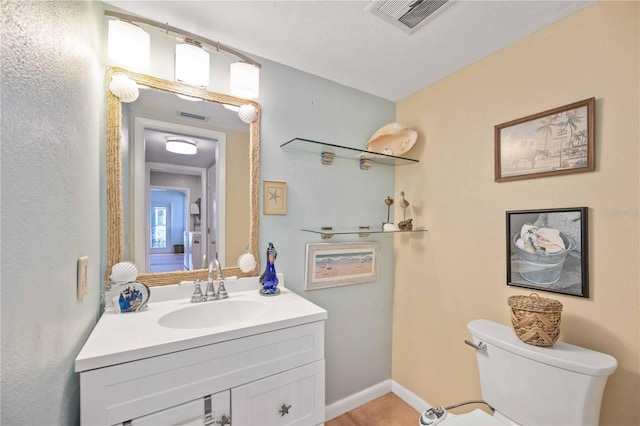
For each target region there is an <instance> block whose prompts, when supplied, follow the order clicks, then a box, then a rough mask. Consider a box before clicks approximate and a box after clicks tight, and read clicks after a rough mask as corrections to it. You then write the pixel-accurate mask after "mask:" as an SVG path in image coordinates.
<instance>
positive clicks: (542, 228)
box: [506, 207, 589, 297]
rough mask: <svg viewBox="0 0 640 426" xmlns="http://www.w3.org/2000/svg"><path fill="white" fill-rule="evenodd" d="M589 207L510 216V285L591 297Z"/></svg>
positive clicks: (508, 226) (508, 270) (508, 218)
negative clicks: (588, 233)
mask: <svg viewBox="0 0 640 426" xmlns="http://www.w3.org/2000/svg"><path fill="white" fill-rule="evenodd" d="M587 211H588V209H587V207H573V208H561V209H542V210H516V211H508V212H506V216H507V285H511V286H516V287H525V288H531V289H535V290H543V291H549V292H552V293H562V294H568V295H571V296H578V297H589V277H588V271H589V265H588V258H589V256H588V238H587Z"/></svg>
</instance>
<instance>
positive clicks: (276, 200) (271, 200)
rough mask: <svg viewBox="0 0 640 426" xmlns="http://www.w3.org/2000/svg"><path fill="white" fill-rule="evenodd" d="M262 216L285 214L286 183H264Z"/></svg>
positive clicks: (266, 181)
mask: <svg viewBox="0 0 640 426" xmlns="http://www.w3.org/2000/svg"><path fill="white" fill-rule="evenodd" d="M262 197H263V198H264V214H287V183H286V182H273V181H269V180H265V181H264V187H263V191H262Z"/></svg>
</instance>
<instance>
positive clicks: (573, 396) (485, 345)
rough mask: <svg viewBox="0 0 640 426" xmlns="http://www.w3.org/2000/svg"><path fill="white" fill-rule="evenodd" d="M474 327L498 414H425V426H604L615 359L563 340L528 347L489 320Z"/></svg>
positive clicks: (484, 381)
mask: <svg viewBox="0 0 640 426" xmlns="http://www.w3.org/2000/svg"><path fill="white" fill-rule="evenodd" d="M468 328H469V332H470V333H471V335H472V336H473V343H474V345H475V346H476V347H477V348H476V349H475V350H476V355H477V360H478V369H479V372H480V385H481V390H482V398H483V399H484V401H485V402H487V403H488V404H489V405H490V406H492V407H493V408H494V409H495V413H494V414H493V415H489V414H487V413H486V412H485V411H482V410H480V409H476V410H474V411H472V412H470V413H466V414H460V415H452V414H448V415H447V414H446V413H445V415H444V416H443V417H442V418H441V419H438V420H437V421H435V422H431V423H429V422H428V421H427V422H424V421H423V417H422V416H421V418H420V422H422V424H437V423H440V424H442V425H447V426H450V425H474V426H477V425H505V424H506V425H558V426H569V425H597V424H598V421H599V417H600V404H601V401H602V394H603V391H604V387H605V384H606V382H607V377H608V376H610V375H611V374H613V372H614V371H615V369H616V367H617V365H618V362H617V361H616V359H615V358H614V357H612V356H610V355H607V354H604V353H601V352H596V351H592V350H590V349H586V348H582V347H579V346H574V345H570V344H567V343H562V342H557V343H555V344H554V345H553V346H551V347H537V346H532V345H527V344H526V343H523V342H522V341H520V339H518V337H517V336H516V335H515V333H514V332H513V330H512V329H511V327H507V326H504V325H502V324H497V323H495V322H491V321H488V320H474V321H471V322H470V323H469V324H468ZM468 343H471V342H468ZM420 422H419V423H420Z"/></svg>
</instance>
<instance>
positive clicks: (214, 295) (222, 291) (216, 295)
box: [191, 255, 229, 303]
mask: <svg viewBox="0 0 640 426" xmlns="http://www.w3.org/2000/svg"><path fill="white" fill-rule="evenodd" d="M205 256H206V255H205ZM202 260H205V257H204V256H203V259H202ZM214 264H215V267H216V269H217V273H218V275H217V276H216V278H217V280H218V291H217V292H216V289H215V287H214V285H213V266H214ZM228 297H229V294H228V293H227V289H226V288H225V287H224V279H223V278H222V267H221V266H220V262H219V261H218V259H211V261H210V262H209V273H208V275H207V288H206V290H205V291H204V294H202V290H201V289H200V282H199V280H198V281H196V288H195V291H194V293H193V296H192V297H191V303H198V302H209V301H210V300H218V299H226V298H228Z"/></svg>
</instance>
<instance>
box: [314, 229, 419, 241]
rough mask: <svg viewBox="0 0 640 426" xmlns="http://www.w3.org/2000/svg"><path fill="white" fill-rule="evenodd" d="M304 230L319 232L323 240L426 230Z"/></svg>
mask: <svg viewBox="0 0 640 426" xmlns="http://www.w3.org/2000/svg"><path fill="white" fill-rule="evenodd" d="M302 231H304V232H312V233H314V234H320V235H321V236H322V239H323V240H326V239H329V238H331V237H333V236H334V235H355V234H357V235H358V236H360V238H366V237H368V236H369V235H371V234H403V233H404V234H410V233H412V232H426V231H427V230H426V229H424V228H415V229H412V230H410V231H406V230H405V231H403V230H400V229H398V230H395V231H383V230H382V228H369V229H364V228H334V229H322V228H302Z"/></svg>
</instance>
